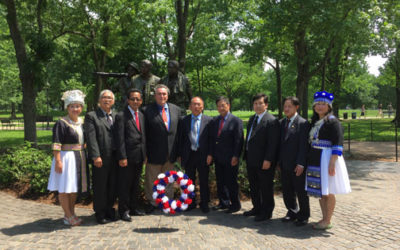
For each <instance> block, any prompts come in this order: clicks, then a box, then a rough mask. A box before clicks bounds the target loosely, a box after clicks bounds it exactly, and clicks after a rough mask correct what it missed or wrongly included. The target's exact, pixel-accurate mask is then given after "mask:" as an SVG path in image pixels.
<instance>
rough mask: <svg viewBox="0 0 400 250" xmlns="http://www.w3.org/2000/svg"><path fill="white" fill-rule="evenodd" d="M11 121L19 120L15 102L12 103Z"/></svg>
mask: <svg viewBox="0 0 400 250" xmlns="http://www.w3.org/2000/svg"><path fill="white" fill-rule="evenodd" d="M10 118H11V119H17V112H16V107H15V102H12V103H11V115H10Z"/></svg>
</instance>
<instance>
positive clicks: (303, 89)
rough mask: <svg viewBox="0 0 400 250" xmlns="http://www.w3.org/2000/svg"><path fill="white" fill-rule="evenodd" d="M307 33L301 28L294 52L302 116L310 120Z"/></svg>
mask: <svg viewBox="0 0 400 250" xmlns="http://www.w3.org/2000/svg"><path fill="white" fill-rule="evenodd" d="M305 35H306V31H305V29H304V28H303V27H301V28H300V29H299V30H298V32H297V35H296V39H295V41H294V51H295V53H296V57H297V80H296V96H297V98H299V101H300V104H301V112H300V115H301V116H302V117H304V118H305V119H307V118H308V81H309V80H310V76H309V62H308V59H307V45H306V41H305Z"/></svg>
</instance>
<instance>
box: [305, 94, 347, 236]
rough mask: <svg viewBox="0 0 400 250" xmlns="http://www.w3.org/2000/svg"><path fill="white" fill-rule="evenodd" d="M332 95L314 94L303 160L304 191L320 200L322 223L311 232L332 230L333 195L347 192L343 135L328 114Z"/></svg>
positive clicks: (336, 123) (336, 120)
mask: <svg viewBox="0 0 400 250" xmlns="http://www.w3.org/2000/svg"><path fill="white" fill-rule="evenodd" d="M332 102H333V95H332V94H330V93H328V92H326V91H321V92H316V93H315V94H314V103H313V111H314V114H313V116H312V118H311V130H310V134H309V142H310V146H311V147H310V151H309V154H308V158H307V177H306V190H307V192H308V194H309V195H312V196H317V197H319V198H320V200H319V203H320V206H321V211H322V219H321V220H320V221H319V222H318V223H317V224H315V225H314V229H322V230H324V229H330V228H332V224H331V219H332V215H333V211H334V209H335V204H336V198H335V195H336V194H346V193H349V192H350V191H351V188H350V181H349V177H348V174H347V168H346V164H345V162H344V159H343V155H342V153H343V132H342V126H341V124H340V122H339V120H338V119H337V118H336V117H335V116H334V115H333V114H332Z"/></svg>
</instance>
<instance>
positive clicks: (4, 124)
mask: <svg viewBox="0 0 400 250" xmlns="http://www.w3.org/2000/svg"><path fill="white" fill-rule="evenodd" d="M1 127H2V128H4V129H7V128H9V129H10V130H11V128H14V130H15V123H13V121H12V120H11V119H8V118H5V119H4V118H3V119H1Z"/></svg>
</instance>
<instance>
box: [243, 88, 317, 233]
mask: <svg viewBox="0 0 400 250" xmlns="http://www.w3.org/2000/svg"><path fill="white" fill-rule="evenodd" d="M283 103H284V113H285V116H286V117H285V118H283V119H282V120H281V121H278V119H276V118H275V117H274V116H273V115H271V114H270V113H269V112H268V97H267V96H266V95H265V94H257V95H255V96H254V97H253V109H254V111H255V114H254V115H253V116H251V117H250V119H249V123H248V125H247V136H246V141H245V152H244V158H245V159H246V163H247V164H246V166H247V173H248V179H249V184H250V195H251V200H252V204H253V208H252V209H251V210H249V211H246V212H244V213H243V215H244V216H255V221H263V220H268V219H270V218H271V217H272V212H273V210H274V207H275V201H274V176H275V169H276V167H277V166H278V167H279V168H280V169H281V183H282V189H283V199H284V203H285V206H286V208H287V210H288V212H287V214H286V216H285V217H284V218H282V221H283V222H289V221H294V222H295V224H296V225H297V226H303V225H306V224H307V223H308V218H309V217H310V207H309V201H308V196H307V193H306V191H305V171H304V167H305V166H306V156H307V148H308V131H309V124H308V122H307V120H305V119H304V118H302V117H301V116H300V115H299V114H298V113H297V110H298V108H299V106H300V103H299V100H298V99H297V98H296V97H287V98H285V99H284V101H283ZM296 196H297V198H298V203H297V201H296ZM298 204H299V205H298Z"/></svg>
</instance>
